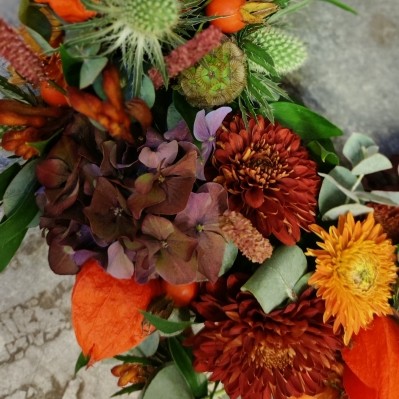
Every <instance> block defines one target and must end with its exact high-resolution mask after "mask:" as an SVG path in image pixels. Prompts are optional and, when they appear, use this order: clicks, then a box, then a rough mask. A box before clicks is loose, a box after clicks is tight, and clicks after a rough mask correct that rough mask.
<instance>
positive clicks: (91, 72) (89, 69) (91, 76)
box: [79, 57, 108, 89]
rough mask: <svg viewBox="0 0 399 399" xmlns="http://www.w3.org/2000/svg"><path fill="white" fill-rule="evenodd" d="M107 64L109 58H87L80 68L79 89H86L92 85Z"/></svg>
mask: <svg viewBox="0 0 399 399" xmlns="http://www.w3.org/2000/svg"><path fill="white" fill-rule="evenodd" d="M107 63H108V58H107V57H96V58H86V59H85V60H84V61H83V64H82V67H81V68H80V79H79V88H80V89H84V88H86V87H88V86H90V85H92V84H93V82H94V81H95V80H96V78H97V76H98V75H100V74H101V71H102V70H103V69H104V68H105V66H106V65H107Z"/></svg>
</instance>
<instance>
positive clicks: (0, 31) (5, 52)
mask: <svg viewBox="0 0 399 399" xmlns="http://www.w3.org/2000/svg"><path fill="white" fill-rule="evenodd" d="M0 43H1V46H0V56H1V57H3V58H5V59H6V60H7V61H8V62H9V63H10V64H11V65H12V66H13V67H14V69H15V70H16V71H17V73H18V74H19V75H21V76H22V77H23V78H24V79H26V80H27V81H29V82H31V83H33V84H35V85H37V84H39V82H40V81H41V80H42V79H43V78H44V71H43V67H42V64H41V61H40V58H39V57H38V56H37V55H36V54H35V53H34V52H33V51H32V50H31V49H30V48H29V47H28V46H27V45H26V44H25V43H24V41H23V40H22V38H21V36H20V35H19V34H18V32H17V31H16V30H15V29H14V28H12V27H11V26H9V25H8V24H7V23H6V22H5V21H4V20H3V19H1V18H0Z"/></svg>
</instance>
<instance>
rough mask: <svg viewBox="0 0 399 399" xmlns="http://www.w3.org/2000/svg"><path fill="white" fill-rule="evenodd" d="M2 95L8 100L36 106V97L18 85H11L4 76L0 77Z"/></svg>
mask: <svg viewBox="0 0 399 399" xmlns="http://www.w3.org/2000/svg"><path fill="white" fill-rule="evenodd" d="M0 94H1V95H2V96H3V97H4V98H7V99H10V100H17V101H22V102H25V103H28V104H32V105H35V104H36V103H37V101H36V97H35V96H34V94H33V93H32V92H29V91H28V92H26V91H24V90H22V89H21V88H20V87H18V86H17V85H14V84H12V83H10V82H9V81H8V80H7V79H6V78H5V77H4V76H0Z"/></svg>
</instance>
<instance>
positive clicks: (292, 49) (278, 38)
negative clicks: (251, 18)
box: [248, 26, 307, 75]
mask: <svg viewBox="0 0 399 399" xmlns="http://www.w3.org/2000/svg"><path fill="white" fill-rule="evenodd" d="M248 40H250V41H251V42H252V43H254V44H256V45H258V46H260V47H262V48H263V49H264V50H265V51H266V52H267V53H268V54H269V56H270V57H271V58H272V59H273V62H274V68H275V70H276V72H277V73H278V74H279V75H285V74H287V73H290V72H293V71H295V70H296V69H298V68H300V67H301V66H302V65H303V64H304V62H305V61H306V58H307V52H306V47H305V46H304V44H303V43H302V42H301V41H300V40H299V39H298V38H296V37H295V36H292V35H290V34H288V33H286V32H284V31H283V30H281V29H278V28H273V27H271V26H267V27H263V28H260V29H257V30H255V31H254V32H252V33H251V34H249V35H248ZM249 67H250V69H251V70H252V71H255V72H259V73H262V74H268V72H267V71H266V70H265V69H263V68H262V67H261V66H260V65H259V64H256V63H254V62H251V61H250V62H249Z"/></svg>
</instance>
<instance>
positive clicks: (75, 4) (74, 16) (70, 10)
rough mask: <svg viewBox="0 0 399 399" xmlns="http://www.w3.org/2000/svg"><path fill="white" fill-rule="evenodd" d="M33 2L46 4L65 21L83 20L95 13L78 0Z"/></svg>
mask: <svg viewBox="0 0 399 399" xmlns="http://www.w3.org/2000/svg"><path fill="white" fill-rule="evenodd" d="M35 2H36V3H45V4H48V5H49V6H50V7H51V8H52V9H53V11H54V12H55V13H56V14H57V15H58V16H59V17H61V18H62V19H63V20H64V21H67V22H83V21H86V20H88V19H90V18H92V17H94V16H95V15H96V12H95V11H90V10H87V9H86V8H85V6H84V5H83V4H82V3H81V1H80V0H68V1H65V0H35Z"/></svg>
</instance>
